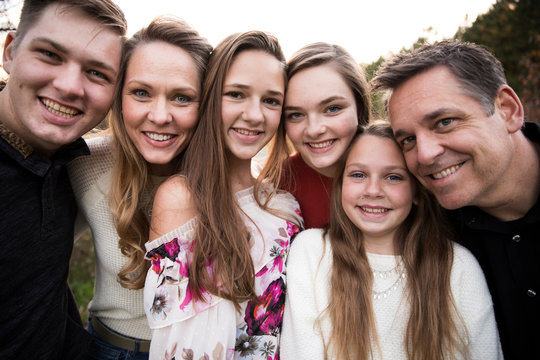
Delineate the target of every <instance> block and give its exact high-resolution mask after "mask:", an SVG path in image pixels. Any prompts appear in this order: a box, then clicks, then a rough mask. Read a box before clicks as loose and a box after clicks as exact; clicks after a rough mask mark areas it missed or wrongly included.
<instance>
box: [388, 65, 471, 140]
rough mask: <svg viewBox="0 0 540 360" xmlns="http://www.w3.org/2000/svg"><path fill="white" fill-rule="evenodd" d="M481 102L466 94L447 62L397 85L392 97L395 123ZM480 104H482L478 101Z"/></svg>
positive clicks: (420, 119)
mask: <svg viewBox="0 0 540 360" xmlns="http://www.w3.org/2000/svg"><path fill="white" fill-rule="evenodd" d="M473 103H477V102H476V100H475V99H473V98H472V97H470V96H468V95H467V94H465V92H464V91H463V89H462V87H461V84H460V82H459V81H458V79H457V78H456V76H455V75H454V74H453V73H452V72H451V71H450V69H449V68H448V67H446V66H437V67H434V68H431V69H429V70H427V71H424V72H422V73H420V74H417V75H415V76H413V77H412V78H410V79H409V80H407V81H405V82H404V83H403V84H401V85H400V86H398V87H397V88H396V89H394V91H393V93H392V94H391V95H390V98H389V100H388V112H389V117H390V122H391V123H392V127H393V128H394V130H396V128H395V127H396V126H399V127H402V126H405V125H411V124H414V123H419V122H422V121H423V120H429V119H428V118H429V117H430V116H431V115H432V114H436V113H437V112H441V111H443V110H444V111H445V112H446V111H453V110H458V109H462V108H463V107H465V106H467V107H470V106H471V105H474V104H473ZM476 105H479V104H476Z"/></svg>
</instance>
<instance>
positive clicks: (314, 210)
mask: <svg viewBox="0 0 540 360" xmlns="http://www.w3.org/2000/svg"><path fill="white" fill-rule="evenodd" d="M281 187H282V188H283V189H284V190H287V191H288V192H290V193H291V194H293V195H294V197H295V198H296V200H297V201H298V203H299V204H300V210H301V211H302V216H303V217H304V226H305V228H306V229H310V228H324V227H325V226H326V225H328V222H329V221H330V194H331V193H332V178H329V177H327V176H324V175H322V174H319V173H318V172H317V171H315V170H313V169H312V168H310V167H309V166H308V165H307V164H306V163H305V162H304V160H303V159H302V157H301V156H300V154H299V153H296V154H294V155H292V156H291V157H289V159H288V160H287V162H286V163H285V169H284V174H283V178H282V181H281Z"/></svg>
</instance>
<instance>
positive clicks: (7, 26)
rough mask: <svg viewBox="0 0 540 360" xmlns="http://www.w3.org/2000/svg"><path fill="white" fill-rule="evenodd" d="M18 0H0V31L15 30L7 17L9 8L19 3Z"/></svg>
mask: <svg viewBox="0 0 540 360" xmlns="http://www.w3.org/2000/svg"><path fill="white" fill-rule="evenodd" d="M20 2H21V1H20V0H0V31H1V32H6V31H11V30H15V29H16V26H15V24H14V23H13V21H12V20H11V18H10V17H9V10H11V9H13V8H14V7H16V6H18V5H19V4H20Z"/></svg>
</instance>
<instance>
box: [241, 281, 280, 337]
mask: <svg viewBox="0 0 540 360" xmlns="http://www.w3.org/2000/svg"><path fill="white" fill-rule="evenodd" d="M284 303H285V283H284V282H283V279H282V278H279V279H277V280H274V281H273V282H272V283H270V285H269V286H268V287H267V288H266V290H265V291H264V293H263V294H262V295H261V296H259V298H258V301H249V302H248V305H247V307H246V312H245V315H244V320H245V321H246V325H247V333H248V334H249V335H251V336H254V335H269V334H271V333H272V332H273V331H274V330H275V329H278V328H280V327H281V323H282V321H283V305H284Z"/></svg>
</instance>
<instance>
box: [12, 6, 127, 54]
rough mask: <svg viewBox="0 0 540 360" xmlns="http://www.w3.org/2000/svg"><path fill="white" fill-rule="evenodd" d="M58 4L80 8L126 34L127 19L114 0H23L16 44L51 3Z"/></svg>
mask: <svg viewBox="0 0 540 360" xmlns="http://www.w3.org/2000/svg"><path fill="white" fill-rule="evenodd" d="M53 4H58V5H62V6H65V7H66V8H69V9H78V10H80V11H81V12H82V13H83V14H85V15H87V16H88V17H89V18H91V19H94V20H96V21H97V22H99V23H101V24H103V25H104V26H108V27H110V28H111V29H113V30H114V31H116V32H117V33H118V35H120V36H124V35H125V34H126V30H127V21H126V18H125V16H124V13H123V12H122V10H121V9H120V8H119V7H118V5H116V4H115V3H114V1H112V0H25V1H24V2H23V6H22V10H21V16H20V18H19V25H18V26H17V36H16V38H15V44H17V43H19V42H20V41H21V40H22V38H23V37H24V35H26V33H27V32H28V30H29V29H30V28H31V27H32V26H33V25H34V24H35V23H36V22H37V21H38V20H39V18H40V16H41V14H42V13H43V11H44V10H45V8H47V7H48V6H50V5H53Z"/></svg>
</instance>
